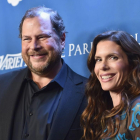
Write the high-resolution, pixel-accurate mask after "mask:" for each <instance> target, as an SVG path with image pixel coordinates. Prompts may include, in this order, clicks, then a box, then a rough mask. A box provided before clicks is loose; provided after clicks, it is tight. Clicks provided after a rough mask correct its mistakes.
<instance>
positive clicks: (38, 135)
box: [13, 63, 67, 140]
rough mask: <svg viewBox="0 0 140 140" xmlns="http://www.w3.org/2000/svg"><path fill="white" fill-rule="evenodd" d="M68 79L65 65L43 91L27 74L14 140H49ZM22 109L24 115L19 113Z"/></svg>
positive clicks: (16, 114) (17, 112) (22, 88)
mask: <svg viewBox="0 0 140 140" xmlns="http://www.w3.org/2000/svg"><path fill="white" fill-rule="evenodd" d="M66 78H67V68H66V64H65V63H64V64H63V66H62V68H61V70H60V71H59V73H58V74H57V75H56V77H55V78H54V79H53V80H52V81H51V82H50V83H49V84H48V85H46V86H45V87H43V88H42V89H39V88H38V86H37V85H36V83H35V82H33V80H31V79H30V78H29V72H28V73H27V76H26V77H25V80H24V82H23V85H22V87H21V97H20V99H19V102H18V107H17V110H16V112H15V121H14V129H13V140H47V138H48V135H49V133H50V130H51V126H52V123H53V120H54V117H55V112H56V110H57V107H58V104H59V101H60V98H61V95H62V91H63V88H64V84H65V81H66ZM20 109H22V110H23V111H22V112H23V113H22V114H20V113H19V111H18V110H20ZM20 118H21V120H20Z"/></svg>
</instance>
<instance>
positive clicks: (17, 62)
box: [0, 53, 25, 70]
mask: <svg viewBox="0 0 140 140" xmlns="http://www.w3.org/2000/svg"><path fill="white" fill-rule="evenodd" d="M23 66H25V64H24V61H23V59H22V56H21V53H18V54H7V55H6V57H5V58H4V55H2V56H0V70H8V69H14V68H20V67H23Z"/></svg>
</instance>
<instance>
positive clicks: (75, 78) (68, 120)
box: [0, 66, 87, 140]
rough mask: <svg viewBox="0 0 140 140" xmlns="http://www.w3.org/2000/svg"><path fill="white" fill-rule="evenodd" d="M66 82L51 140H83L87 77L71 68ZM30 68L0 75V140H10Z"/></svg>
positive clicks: (50, 135)
mask: <svg viewBox="0 0 140 140" xmlns="http://www.w3.org/2000/svg"><path fill="white" fill-rule="evenodd" d="M67 69H68V74H67V81H66V83H65V87H64V90H63V93H64V94H62V97H61V100H60V103H59V105H58V108H57V112H56V115H55V118H54V122H53V124H52V128H51V132H50V134H49V137H48V140H80V138H81V136H82V130H81V128H80V116H81V114H82V112H83V110H84V109H85V107H86V104H87V101H86V98H85V96H84V87H85V82H86V78H84V77H82V76H80V75H78V74H76V73H75V72H73V71H72V70H71V69H70V68H69V67H68V66H67ZM26 71H27V68H25V69H22V70H18V71H14V72H10V73H8V74H3V75H1V76H0V140H11V137H12V128H13V122H14V113H15V109H16V104H17V102H18V101H17V100H18V97H19V96H20V92H19V91H20V90H21V86H22V83H23V79H24V77H25V73H26Z"/></svg>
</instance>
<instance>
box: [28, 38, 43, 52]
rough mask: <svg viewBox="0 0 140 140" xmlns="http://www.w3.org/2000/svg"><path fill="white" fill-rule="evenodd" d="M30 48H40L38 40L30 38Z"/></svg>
mask: <svg viewBox="0 0 140 140" xmlns="http://www.w3.org/2000/svg"><path fill="white" fill-rule="evenodd" d="M30 48H31V49H33V50H36V49H40V48H41V46H40V44H39V42H38V40H36V39H32V41H31V44H30Z"/></svg>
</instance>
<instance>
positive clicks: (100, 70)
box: [94, 40, 129, 93]
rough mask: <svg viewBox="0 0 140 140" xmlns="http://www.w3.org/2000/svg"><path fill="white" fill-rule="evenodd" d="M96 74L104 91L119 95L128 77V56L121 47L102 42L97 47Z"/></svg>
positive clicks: (113, 43) (112, 43)
mask: <svg viewBox="0 0 140 140" xmlns="http://www.w3.org/2000/svg"><path fill="white" fill-rule="evenodd" d="M95 61H96V62H95V68H94V72H95V74H96V76H97V78H98V80H99V81H100V83H101V86H102V89H103V90H106V91H110V92H116V93H119V92H120V91H121V90H122V88H123V82H124V81H125V79H126V78H127V76H128V70H129V64H128V59H127V55H126V54H125V52H124V51H123V50H122V49H121V46H120V45H118V44H116V43H115V42H113V41H109V40H102V41H100V42H99V43H98V44H97V46H96V53H95Z"/></svg>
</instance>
